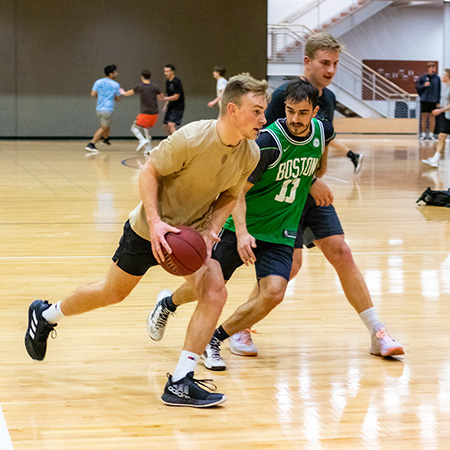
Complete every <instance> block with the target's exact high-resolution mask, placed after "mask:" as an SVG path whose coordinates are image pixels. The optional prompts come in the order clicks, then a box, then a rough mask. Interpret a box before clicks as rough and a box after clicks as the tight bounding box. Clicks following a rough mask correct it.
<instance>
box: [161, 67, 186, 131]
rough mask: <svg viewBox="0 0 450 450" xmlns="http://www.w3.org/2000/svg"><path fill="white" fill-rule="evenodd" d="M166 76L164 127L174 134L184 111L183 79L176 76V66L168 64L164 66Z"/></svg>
mask: <svg viewBox="0 0 450 450" xmlns="http://www.w3.org/2000/svg"><path fill="white" fill-rule="evenodd" d="M164 76H165V77H166V97H164V100H165V101H166V104H165V105H164V108H163V111H164V112H165V116H164V128H165V130H166V132H167V134H169V135H171V134H173V133H174V132H175V131H176V129H177V126H180V125H181V121H182V119H183V112H184V91H183V84H182V83H181V80H180V79H179V78H177V77H176V76H175V66H174V65H173V64H166V65H165V66H164Z"/></svg>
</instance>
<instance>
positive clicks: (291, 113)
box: [285, 100, 319, 137]
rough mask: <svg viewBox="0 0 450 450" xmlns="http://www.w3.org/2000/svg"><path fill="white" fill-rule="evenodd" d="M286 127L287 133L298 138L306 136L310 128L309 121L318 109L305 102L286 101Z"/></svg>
mask: <svg viewBox="0 0 450 450" xmlns="http://www.w3.org/2000/svg"><path fill="white" fill-rule="evenodd" d="M285 105H286V106H285V109H286V125H287V127H288V129H289V131H290V132H291V133H292V134H293V135H294V136H298V137H303V136H307V135H308V133H309V130H310V128H311V119H312V118H313V117H314V116H315V115H316V114H317V111H318V110H319V107H318V106H316V107H315V108H313V106H312V104H311V103H310V102H309V101H307V100H302V101H301V102H294V101H287V102H286V104H285Z"/></svg>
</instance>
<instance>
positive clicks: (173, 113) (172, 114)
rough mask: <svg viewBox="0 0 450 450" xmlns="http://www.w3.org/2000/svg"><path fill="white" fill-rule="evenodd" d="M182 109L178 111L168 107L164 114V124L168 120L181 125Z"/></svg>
mask: <svg viewBox="0 0 450 450" xmlns="http://www.w3.org/2000/svg"><path fill="white" fill-rule="evenodd" d="M183 113H184V111H180V110H179V109H168V110H167V111H166V115H165V116H164V122H163V123H164V124H168V123H169V122H172V123H174V124H175V125H181V121H182V120H183Z"/></svg>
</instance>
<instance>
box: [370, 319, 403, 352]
mask: <svg viewBox="0 0 450 450" xmlns="http://www.w3.org/2000/svg"><path fill="white" fill-rule="evenodd" d="M370 353H371V354H372V355H377V356H393V355H404V354H405V352H404V350H403V347H402V345H401V344H399V343H398V342H396V341H394V339H392V338H391V336H389V334H388V332H387V330H386V328H385V326H384V325H383V324H382V323H379V324H377V325H375V329H374V332H373V334H372V346H371V347H370Z"/></svg>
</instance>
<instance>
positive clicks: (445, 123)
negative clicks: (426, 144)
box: [436, 113, 450, 134]
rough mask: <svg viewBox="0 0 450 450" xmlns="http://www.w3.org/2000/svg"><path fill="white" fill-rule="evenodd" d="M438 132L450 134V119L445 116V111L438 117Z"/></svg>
mask: <svg viewBox="0 0 450 450" xmlns="http://www.w3.org/2000/svg"><path fill="white" fill-rule="evenodd" d="M436 133H445V134H450V120H449V119H446V118H445V113H442V114H439V115H438V116H437V117H436Z"/></svg>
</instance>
